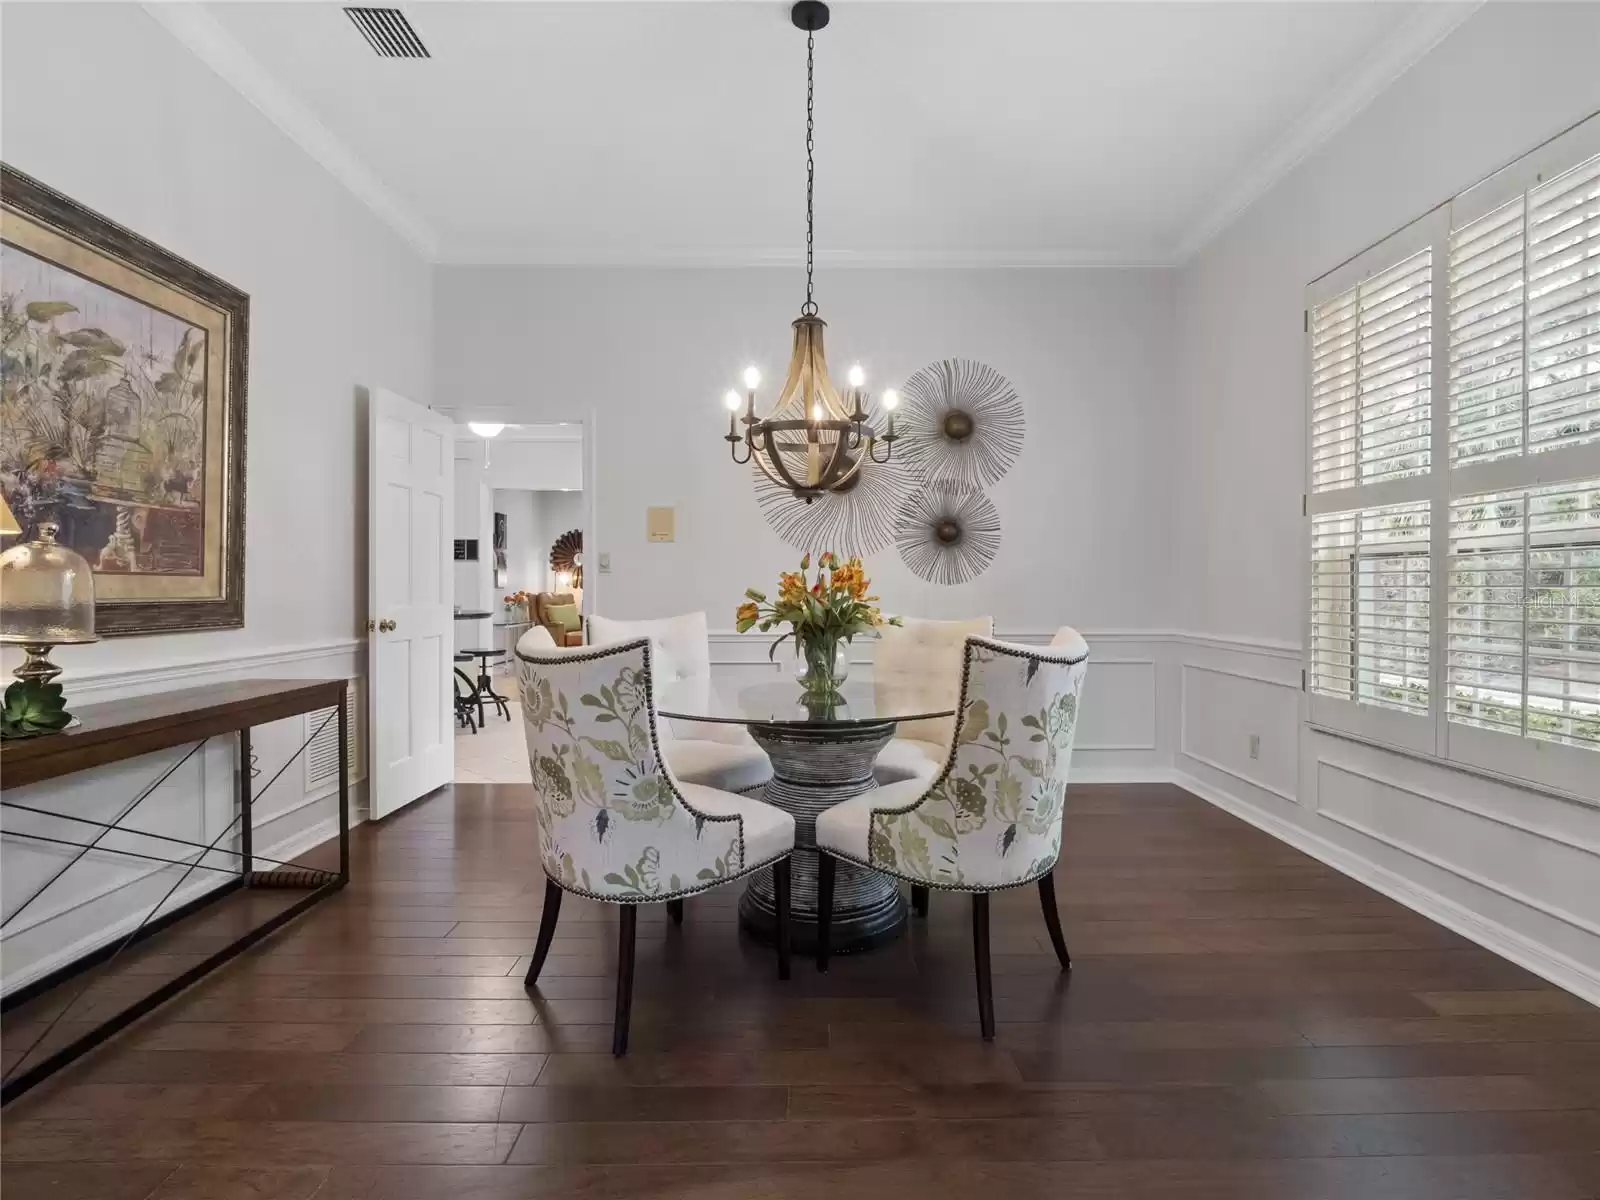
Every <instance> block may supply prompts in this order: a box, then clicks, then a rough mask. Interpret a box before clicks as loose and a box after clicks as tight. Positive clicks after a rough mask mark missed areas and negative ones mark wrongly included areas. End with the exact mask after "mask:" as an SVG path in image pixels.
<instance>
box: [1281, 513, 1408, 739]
mask: <svg viewBox="0 0 1600 1200" xmlns="http://www.w3.org/2000/svg"><path fill="white" fill-rule="evenodd" d="M1429 538H1430V522H1429V519H1428V505H1427V504H1426V503H1421V504H1396V505H1389V506H1387V507H1383V508H1374V509H1371V510H1368V511H1366V512H1356V513H1324V514H1320V515H1319V516H1317V518H1316V519H1315V520H1314V521H1313V522H1312V558H1313V567H1312V584H1311V588H1312V597H1311V603H1312V614H1313V615H1312V633H1311V639H1312V666H1311V678H1310V681H1309V682H1310V686H1311V687H1312V689H1313V690H1315V691H1318V692H1320V693H1322V694H1323V695H1328V696H1339V697H1342V698H1345V699H1351V700H1355V701H1356V702H1358V703H1360V704H1372V705H1378V706H1380V707H1384V708H1397V709H1400V710H1402V711H1406V712H1426V711H1427V709H1428V695H1429V670H1428V664H1429V658H1430V654H1429V640H1430V624H1429V599H1430V590H1431V586H1432V584H1431V580H1430V559H1431V549H1430V544H1429Z"/></svg>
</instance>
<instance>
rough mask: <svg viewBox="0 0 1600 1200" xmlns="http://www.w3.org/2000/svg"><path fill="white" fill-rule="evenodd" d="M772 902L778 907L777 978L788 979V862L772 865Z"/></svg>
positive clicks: (786, 860)
mask: <svg viewBox="0 0 1600 1200" xmlns="http://www.w3.org/2000/svg"><path fill="white" fill-rule="evenodd" d="M772 890H773V893H774V896H773V900H774V902H775V903H776V904H777V907H778V978H779V979H787V978H789V860H788V859H787V858H786V859H784V860H783V861H782V862H776V863H773V864H772Z"/></svg>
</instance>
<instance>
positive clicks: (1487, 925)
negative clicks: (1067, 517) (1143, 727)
mask: <svg viewBox="0 0 1600 1200" xmlns="http://www.w3.org/2000/svg"><path fill="white" fill-rule="evenodd" d="M1597 51H1600V6H1597V5H1593V4H1588V5H1583V4H1570V5H1569V4H1541V3H1530V4H1514V5H1510V4H1490V5H1485V6H1484V7H1483V8H1481V9H1480V10H1478V12H1477V13H1476V14H1475V15H1474V16H1473V17H1472V18H1471V19H1469V20H1468V21H1467V22H1465V23H1464V24H1463V25H1462V26H1460V27H1459V28H1458V29H1457V30H1456V32H1455V33H1453V34H1452V35H1451V36H1450V37H1448V38H1447V39H1446V40H1445V41H1444V42H1442V43H1441V44H1440V45H1439V46H1438V47H1436V48H1435V49H1434V51H1433V52H1432V53H1430V54H1429V55H1428V56H1427V57H1426V58H1425V59H1423V60H1422V61H1421V62H1420V63H1419V64H1418V65H1417V66H1415V67H1414V68H1412V70H1410V71H1409V72H1408V73H1407V74H1405V75H1404V76H1402V77H1401V78H1400V79H1399V80H1398V81H1397V82H1396V83H1395V84H1394V85H1393V86H1392V87H1391V88H1390V89H1388V90H1387V91H1386V92H1385V93H1384V94H1383V95H1382V96H1380V97H1379V98H1378V99H1377V101H1376V102H1374V103H1373V104H1372V105H1371V106H1370V107H1369V108H1368V109H1366V110H1365V111H1364V112H1363V113H1361V115H1360V116H1358V117H1357V118H1356V119H1355V120H1354V121H1353V122H1351V123H1350V125H1349V126H1347V127H1346V128H1345V129H1344V130H1342V131H1341V132H1340V133H1339V134H1338V135H1337V136H1335V137H1334V138H1333V139H1332V140H1330V141H1329V142H1328V143H1327V144H1326V145H1324V146H1323V147H1322V148H1321V149H1320V150H1318V151H1317V152H1316V153H1315V154H1313V155H1312V156H1311V157H1309V158H1308V159H1306V160H1305V161H1304V162H1302V163H1301V164H1300V165H1299V166H1298V167H1297V168H1296V169H1295V170H1294V172H1293V173H1292V174H1290V175H1289V176H1288V177H1287V178H1286V179H1284V180H1283V181H1282V182H1281V183H1280V184H1278V185H1277V186H1276V187H1274V188H1273V189H1272V190H1271V191H1270V192H1269V193H1268V194H1267V195H1266V196H1264V197H1263V198H1262V199H1261V200H1260V201H1258V202H1257V203H1256V204H1255V205H1254V206H1253V207H1252V208H1250V209H1249V210H1248V211H1247V212H1246V213H1245V214H1244V215H1243V217H1242V218H1241V219H1240V220H1239V221H1237V222H1236V223H1235V224H1234V225H1233V226H1232V227H1231V228H1229V229H1228V230H1227V231H1225V232H1224V233H1223V234H1222V236H1221V237H1220V238H1218V239H1217V240H1216V241H1215V242H1214V243H1212V244H1211V245H1210V246H1209V247H1207V248H1206V249H1205V250H1204V251H1203V252H1202V253H1201V254H1200V255H1199V256H1198V257H1197V258H1196V259H1195V260H1194V261H1193V262H1191V263H1190V264H1189V265H1188V267H1187V268H1186V269H1185V270H1184V271H1183V273H1182V275H1181V277H1180V278H1179V281H1178V332H1179V341H1180V353H1179V364H1178V369H1177V372H1176V379H1177V388H1178V391H1177V396H1178V413H1177V421H1176V428H1177V434H1178V441H1179V443H1180V444H1181V445H1182V446H1183V447H1184V453H1183V455H1182V457H1181V459H1180V462H1179V464H1178V465H1179V471H1180V475H1179V486H1178V487H1177V488H1176V489H1175V490H1174V491H1173V492H1172V493H1171V495H1170V501H1171V504H1172V510H1171V511H1172V522H1173V525H1174V527H1175V529H1176V531H1177V535H1176V538H1175V541H1174V548H1175V550H1176V552H1177V554H1178V556H1179V557H1178V562H1179V566H1180V570H1179V573H1178V576H1177V580H1178V586H1177V588H1176V592H1177V595H1178V597H1179V604H1180V610H1179V616H1178V619H1179V621H1180V623H1181V625H1182V627H1183V628H1185V629H1187V630H1190V631H1198V633H1200V634H1203V635H1205V636H1194V637H1188V638H1185V639H1183V640H1182V647H1181V662H1180V664H1179V666H1178V671H1179V675H1180V682H1179V691H1180V712H1179V734H1178V747H1177V767H1178V770H1179V772H1180V773H1181V774H1182V776H1183V777H1184V779H1185V782H1186V783H1188V785H1189V786H1192V787H1194V788H1196V789H1197V790H1201V791H1203V792H1205V793H1206V794H1208V795H1210V796H1212V798H1213V799H1216V800H1218V801H1219V802H1221V803H1225V804H1227V805H1229V806H1230V807H1233V808H1234V809H1235V810H1236V811H1238V812H1240V813H1242V814H1243V815H1246V816H1247V817H1248V818H1249V819H1251V820H1256V821H1258V822H1259V823H1261V824H1263V825H1265V826H1266V827H1268V828H1270V829H1272V830H1273V831H1274V832H1276V833H1278V834H1279V835H1280V836H1283V837H1286V838H1288V839H1289V840H1291V841H1296V842H1297V843H1299V844H1301V845H1303V846H1304V847H1306V848H1307V849H1310V850H1311V851H1312V852H1313V853H1317V854H1319V855H1321V856H1322V857H1324V858H1327V859H1329V860H1330V861H1333V862H1335V863H1337V864H1338V865H1340V866H1341V867H1343V868H1344V869H1346V870H1349V871H1351V872H1352V873H1355V874H1358V875H1360V876H1361V877H1363V878H1366V879H1368V881H1369V882H1372V883H1374V884H1375V885H1376V886H1379V887H1382V888H1384V889H1385V890H1388V891H1390V892H1392V893H1394V894H1396V895H1400V896H1401V897H1402V898H1403V899H1406V901H1407V902H1408V903H1413V904H1416V905H1417V906H1418V907H1421V908H1423V909H1424V910H1425V911H1428V912H1429V913H1430V914H1432V915H1434V916H1436V917H1438V918H1439V919H1441V920H1444V921H1446V922H1448V923H1451V924H1453V925H1454V926H1455V927H1457V928H1459V929H1461V930H1462V931H1464V932H1466V933H1468V934H1469V936H1473V937H1475V938H1478V939H1479V940H1482V941H1484V942H1486V943H1487V944H1490V945H1492V946H1494V947H1495V948H1497V949H1500V950H1501V951H1502V952H1505V953H1507V954H1509V955H1511V956H1512V957H1515V958H1518V959H1519V960H1520V961H1523V962H1524V963H1526V964H1527V965H1530V966H1532V967H1533V968H1534V969H1536V970H1539V971H1540V972H1542V973H1543V974H1545V975H1546V976H1548V977H1550V978H1553V979H1556V980H1557V981H1558V982H1561V983H1564V984H1565V985H1567V986H1569V987H1573V988H1575V989H1577V990H1580V991H1584V992H1585V993H1586V994H1588V995H1589V996H1591V997H1592V998H1596V999H1600V808H1596V807H1593V806H1588V805H1584V804H1581V803H1575V802H1573V801H1571V800H1564V799H1559V798H1555V797H1551V796H1547V795H1540V794H1535V793H1533V792H1530V791H1526V790H1523V789H1520V788H1512V787H1507V786H1504V785H1502V784H1499V783H1495V782H1492V781H1488V780H1484V779H1479V778H1475V777H1470V776H1466V775H1464V774H1462V773H1460V772H1458V771H1454V770H1450V769H1447V768H1443V767H1441V766H1438V765H1436V764H1433V763H1429V762H1425V761H1420V760H1417V759H1414V758H1408V757H1403V756H1401V755H1398V754H1393V753H1389V752H1387V751H1384V750H1381V749H1377V748H1374V747H1370V746H1366V745H1361V744H1357V743H1354V742H1349V741H1345V740H1340V739H1335V738H1332V737H1328V736H1326V735H1323V734H1320V733H1317V732H1314V731H1312V730H1310V729H1309V728H1307V727H1306V726H1304V724H1303V722H1302V717H1301V710H1300V707H1299V705H1298V699H1299V696H1300V692H1299V687H1300V679H1299V667H1300V640H1301V627H1302V621H1303V607H1304V603H1305V594H1306V569H1305V566H1304V559H1305V531H1304V525H1303V519H1302V517H1301V515H1300V494H1301V492H1302V491H1303V490H1304V488H1305V479H1304V461H1305V449H1304V438H1305V417H1304V412H1305V384H1304V378H1303V363H1304V357H1303V356H1304V341H1303V336H1304V335H1303V332H1302V327H1301V322H1302V317H1301V313H1302V310H1303V307H1304V290H1305V286H1306V284H1308V283H1309V282H1311V281H1312V280H1313V279H1315V278H1317V277H1318V276H1320V275H1322V274H1324V273H1325V272H1327V271H1328V270H1330V269H1331V268H1333V267H1335V266H1337V265H1338V264H1339V263H1340V262H1342V261H1344V260H1345V259H1346V258H1349V257H1350V256H1352V255H1353V254H1355V253H1356V252H1358V251H1359V250H1361V249H1363V248H1364V247H1366V246H1368V245H1370V244H1372V243H1373V242H1375V241H1377V240H1379V239H1381V238H1382V237H1384V236H1385V235H1387V234H1389V233H1391V232H1393V231H1394V230H1395V229H1397V228H1398V227H1400V226H1401V225H1403V224H1405V223H1407V222H1409V221H1411V220H1412V219H1414V218H1416V217H1419V216H1421V215H1422V214H1423V213H1424V212H1425V211H1427V210H1428V209H1430V208H1432V207H1434V206H1435V205H1437V204H1439V203H1440V202H1442V201H1444V200H1446V199H1448V198H1449V197H1450V196H1451V195H1453V194H1454V193H1456V192H1458V191H1461V190H1462V189H1464V188H1466V187H1468V186H1470V185H1471V184H1472V183H1474V182H1475V181H1477V180H1478V179H1480V178H1482V177H1483V176H1485V175H1488V174H1489V173H1491V172H1493V171H1494V170H1495V169H1497V168H1498V167H1500V166H1502V165H1504V164H1505V163H1507V162H1509V161H1511V160H1513V159H1515V158H1517V157H1519V156H1521V155H1522V154H1523V153H1525V152H1526V151H1528V150H1531V149H1532V148H1533V147H1534V146H1535V145H1537V144H1538V143H1540V142H1542V141H1544V140H1546V139H1548V138H1550V137H1552V136H1553V135H1555V134H1556V133H1558V132H1560V131H1561V130H1562V129H1564V128H1566V127H1567V126H1569V125H1571V124H1572V123H1574V122H1575V121H1577V120H1579V119H1581V118H1583V117H1585V116H1587V115H1588V114H1590V113H1592V112H1594V111H1596V110H1597V109H1600V65H1597V64H1600V54H1597ZM1251 733H1256V734H1258V735H1260V737H1261V739H1262V741H1261V754H1260V757H1259V758H1258V759H1251V758H1250V757H1249V754H1248V749H1247V748H1248V744H1249V743H1248V738H1249V735H1250V734H1251ZM1596 773H1597V778H1600V766H1597V767H1596Z"/></svg>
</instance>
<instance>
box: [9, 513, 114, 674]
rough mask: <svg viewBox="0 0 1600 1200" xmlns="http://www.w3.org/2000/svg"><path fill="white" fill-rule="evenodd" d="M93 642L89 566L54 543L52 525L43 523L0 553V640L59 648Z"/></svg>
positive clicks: (77, 554) (92, 589)
mask: <svg viewBox="0 0 1600 1200" xmlns="http://www.w3.org/2000/svg"><path fill="white" fill-rule="evenodd" d="M98 640H99V639H98V638H96V637H95V632H94V575H93V573H92V572H91V571H90V569H89V564H88V563H87V562H86V561H85V560H84V557H83V555H81V554H79V553H78V552H77V551H76V550H73V549H72V548H71V547H68V546H62V545H60V544H58V543H57V542H56V526H55V525H54V524H53V523H51V522H44V523H42V524H41V525H40V526H39V535H38V537H36V538H35V539H34V540H33V541H31V542H20V543H18V544H17V545H15V546H13V547H11V549H9V550H7V551H6V552H5V554H4V555H0V642H9V643H11V644H13V645H29V644H34V645H38V644H49V645H58V646H59V645H70V644H73V643H77V642H93V641H98Z"/></svg>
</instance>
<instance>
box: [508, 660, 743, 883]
mask: <svg viewBox="0 0 1600 1200" xmlns="http://www.w3.org/2000/svg"><path fill="white" fill-rule="evenodd" d="M517 673H518V677H519V679H520V681H521V684H522V713H523V733H524V735H525V736H526V738H527V743H528V760H529V763H530V765H531V766H532V769H533V786H534V792H535V794H536V797H537V799H536V804H537V808H538V814H539V857H540V860H541V862H542V863H543V866H544V869H545V873H546V874H547V875H549V876H550V878H551V879H554V880H555V881H556V882H557V883H559V884H561V885H562V886H563V887H567V888H569V889H571V890H573V891H579V892H585V893H587V894H589V895H592V896H598V897H600V898H602V899H609V900H619V901H640V900H650V899H665V898H667V897H669V896H672V895H674V894H681V893H685V892H693V891H698V890H700V889H701V888H705V887H708V886H711V885H712V884H714V883H716V882H718V881H720V880H722V879H725V878H727V877H728V876H730V875H736V874H738V873H739V872H740V871H742V870H743V869H744V839H743V836H742V832H743V831H742V824H743V822H742V821H741V819H740V818H738V817H714V816H708V815H706V814H702V813H697V812H695V811H693V810H692V809H690V808H689V807H688V806H687V805H686V804H685V803H684V801H683V799H682V796H681V795H680V794H679V792H678V790H677V788H676V786H675V785H674V783H673V781H672V778H671V776H670V775H669V774H668V773H667V769H666V767H665V766H664V765H663V763H662V761H661V757H660V754H659V752H658V749H657V743H658V740H659V739H658V737H657V735H656V729H655V713H654V709H653V706H652V704H651V682H650V681H651V675H650V647H649V643H648V641H646V640H643V639H641V640H637V641H632V642H626V643H622V644H619V645H616V646H611V647H607V648H606V649H604V650H601V651H596V652H588V653H573V652H562V651H556V650H551V651H547V652H545V653H543V654H538V653H537V652H536V653H535V654H534V655H531V656H524V655H522V654H519V655H518V660H517Z"/></svg>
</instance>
